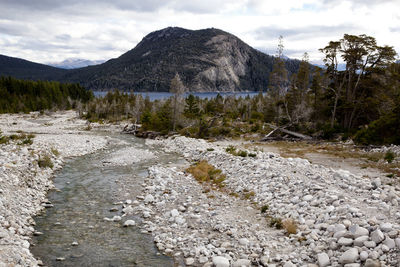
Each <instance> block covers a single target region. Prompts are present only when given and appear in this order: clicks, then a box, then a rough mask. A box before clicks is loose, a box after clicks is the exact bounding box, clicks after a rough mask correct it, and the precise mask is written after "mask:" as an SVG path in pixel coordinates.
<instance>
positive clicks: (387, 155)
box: [384, 150, 396, 163]
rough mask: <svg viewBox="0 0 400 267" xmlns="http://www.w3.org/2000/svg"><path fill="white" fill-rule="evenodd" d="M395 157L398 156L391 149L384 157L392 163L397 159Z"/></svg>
mask: <svg viewBox="0 0 400 267" xmlns="http://www.w3.org/2000/svg"><path fill="white" fill-rule="evenodd" d="M395 157H396V154H395V153H393V152H392V151H390V150H389V151H387V152H386V153H385V157H384V159H385V160H386V161H387V162H388V163H392V162H393V160H394V159H395Z"/></svg>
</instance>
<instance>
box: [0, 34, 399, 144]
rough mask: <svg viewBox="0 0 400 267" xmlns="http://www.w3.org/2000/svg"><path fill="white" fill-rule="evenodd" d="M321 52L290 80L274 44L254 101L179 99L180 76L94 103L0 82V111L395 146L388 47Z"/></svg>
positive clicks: (339, 45)
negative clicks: (59, 112)
mask: <svg viewBox="0 0 400 267" xmlns="http://www.w3.org/2000/svg"><path fill="white" fill-rule="evenodd" d="M320 52H321V53H322V54H323V58H324V63H325V68H319V67H316V66H313V65H311V64H310V63H309V62H308V61H309V59H308V55H307V53H305V54H304V56H303V58H302V61H301V63H300V67H299V69H298V71H297V73H295V74H292V75H289V72H288V70H287V69H286V67H285V58H284V56H283V42H282V38H280V42H279V45H278V55H277V56H276V58H275V60H274V66H273V70H272V72H271V73H270V74H269V77H268V79H269V86H268V88H266V89H265V90H264V91H260V93H259V94H258V95H257V96H256V97H252V98H250V97H246V98H235V97H233V96H232V97H222V96H220V95H217V97H215V98H212V99H201V98H199V97H195V96H193V95H191V94H189V95H187V96H186V97H184V93H185V92H188V91H190V88H185V86H184V84H183V82H182V80H184V78H182V77H180V76H179V74H176V76H175V77H174V78H173V79H172V80H171V83H170V92H172V93H173V96H172V97H170V98H168V99H164V100H155V101H150V99H149V98H146V97H145V98H143V97H142V96H141V95H136V94H133V93H126V92H125V93H124V92H120V91H117V90H115V91H110V92H108V94H107V95H106V96H104V97H99V98H93V96H92V94H91V93H90V92H88V91H85V90H84V89H83V88H82V87H80V86H79V85H76V84H75V85H74V84H68V85H64V84H59V83H55V82H23V81H18V80H15V79H12V78H1V80H0V97H1V98H0V99H1V100H0V112H2V113H4V112H19V111H23V112H28V111H31V110H43V109H52V108H58V109H66V108H76V109H77V110H78V112H79V114H80V115H81V116H83V117H84V118H86V119H88V120H89V121H91V122H105V121H110V122H115V121H121V120H130V121H131V122H132V123H135V124H141V131H154V132H158V133H160V134H169V133H171V132H173V133H175V132H178V133H180V134H182V135H186V136H192V137H199V138H219V137H238V136H243V135H249V134H259V135H263V134H267V133H269V132H270V131H271V129H273V127H276V126H278V127H284V128H285V129H287V130H291V131H296V132H299V133H303V134H306V135H310V136H312V137H314V138H316V139H329V140H347V139H348V138H351V139H352V140H354V141H355V142H357V143H359V144H362V145H368V144H376V145H381V144H400V64H399V63H398V62H396V56H397V54H396V52H395V50H394V49H393V47H391V46H379V45H377V42H376V40H375V38H373V37H371V36H366V35H348V34H345V35H344V36H343V38H341V39H340V40H337V41H331V42H329V44H328V45H327V46H326V47H324V48H321V49H320ZM340 62H344V63H345V66H346V67H345V69H343V70H341V69H339V68H338V66H339V63H340ZM271 127H272V128H271Z"/></svg>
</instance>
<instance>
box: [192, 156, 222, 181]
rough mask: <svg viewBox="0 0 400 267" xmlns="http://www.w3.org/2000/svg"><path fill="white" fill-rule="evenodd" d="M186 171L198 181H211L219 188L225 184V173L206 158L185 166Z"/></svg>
mask: <svg viewBox="0 0 400 267" xmlns="http://www.w3.org/2000/svg"><path fill="white" fill-rule="evenodd" d="M186 171H187V172H189V173H190V174H192V175H193V177H194V178H195V179H196V180H197V181H199V182H200V183H203V182H206V183H211V184H214V185H216V186H218V187H220V188H221V187H224V186H225V184H224V183H223V182H224V181H225V179H226V175H225V174H223V173H222V171H221V170H220V169H216V168H215V167H214V166H212V165H211V164H209V163H208V162H207V161H206V160H202V161H199V162H198V163H196V164H194V165H192V166H190V167H189V168H187V169H186Z"/></svg>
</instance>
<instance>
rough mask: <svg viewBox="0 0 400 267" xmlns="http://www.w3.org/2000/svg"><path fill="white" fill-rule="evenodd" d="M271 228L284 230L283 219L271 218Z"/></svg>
mask: <svg viewBox="0 0 400 267" xmlns="http://www.w3.org/2000/svg"><path fill="white" fill-rule="evenodd" d="M269 226H270V227H275V228H276V229H282V226H283V225H282V219H281V218H276V217H274V218H271V220H270V221H269Z"/></svg>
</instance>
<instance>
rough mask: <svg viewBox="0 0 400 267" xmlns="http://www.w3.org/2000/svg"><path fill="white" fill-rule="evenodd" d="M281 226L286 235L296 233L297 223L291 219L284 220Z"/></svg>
mask: <svg viewBox="0 0 400 267" xmlns="http://www.w3.org/2000/svg"><path fill="white" fill-rule="evenodd" d="M282 226H283V228H284V229H285V231H286V233H287V234H288V235H292V234H293V235H294V234H296V233H297V223H296V222H295V221H294V220H293V219H286V220H284V221H283V222H282Z"/></svg>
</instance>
